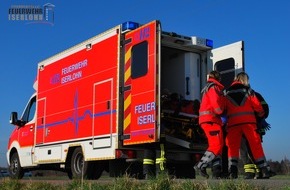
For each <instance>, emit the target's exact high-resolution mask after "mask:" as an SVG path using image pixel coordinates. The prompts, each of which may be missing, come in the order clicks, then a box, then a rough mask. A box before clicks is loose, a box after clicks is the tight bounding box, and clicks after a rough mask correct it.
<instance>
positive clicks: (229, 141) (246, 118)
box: [225, 72, 269, 179]
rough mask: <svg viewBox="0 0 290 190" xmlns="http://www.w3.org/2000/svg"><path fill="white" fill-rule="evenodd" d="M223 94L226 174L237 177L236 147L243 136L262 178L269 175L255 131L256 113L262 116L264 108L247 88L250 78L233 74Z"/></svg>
mask: <svg viewBox="0 0 290 190" xmlns="http://www.w3.org/2000/svg"><path fill="white" fill-rule="evenodd" d="M225 96H226V113H227V119H228V123H227V136H226V145H227V146H228V159H229V177H230V178H233V179H235V178H237V177H238V167H237V166H238V159H239V149H240V145H241V139H242V136H243V135H244V136H245V138H246V139H247V141H248V143H249V146H250V149H251V152H252V154H253V158H254V162H255V164H256V165H257V166H258V168H259V169H260V171H261V172H262V175H263V178H267V177H269V171H268V168H267V162H266V158H265V154H264V151H263V147H262V144H261V137H260V134H259V133H257V120H256V115H257V116H258V117H261V118H262V117H263V116H264V110H263V107H262V105H261V103H260V101H259V99H258V98H257V97H256V95H255V92H254V91H253V90H252V89H251V88H250V87H249V77H248V75H247V74H246V73H245V72H241V73H239V74H238V75H237V76H236V78H235V80H234V81H233V83H232V84H231V86H230V87H229V88H228V89H227V90H226V91H225ZM255 114H256V115H255Z"/></svg>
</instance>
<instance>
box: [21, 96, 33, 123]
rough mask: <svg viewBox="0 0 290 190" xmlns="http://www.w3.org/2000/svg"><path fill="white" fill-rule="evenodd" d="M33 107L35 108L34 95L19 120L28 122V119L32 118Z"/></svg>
mask: <svg viewBox="0 0 290 190" xmlns="http://www.w3.org/2000/svg"><path fill="white" fill-rule="evenodd" d="M35 109H36V96H34V97H33V98H32V99H31V100H30V102H29V104H28V105H27V107H26V109H25V111H24V114H23V116H22V118H21V120H22V121H23V122H25V123H28V122H29V121H31V120H32V119H33V118H34V114H35Z"/></svg>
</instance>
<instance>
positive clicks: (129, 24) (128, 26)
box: [122, 21, 140, 32]
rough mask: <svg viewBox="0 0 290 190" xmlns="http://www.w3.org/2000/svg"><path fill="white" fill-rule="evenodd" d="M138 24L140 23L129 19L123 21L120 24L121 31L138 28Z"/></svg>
mask: <svg viewBox="0 0 290 190" xmlns="http://www.w3.org/2000/svg"><path fill="white" fill-rule="evenodd" d="M139 26H140V24H139V23H136V22H131V21H128V22H124V23H123V24H122V32H124V31H130V30H134V29H136V28H138V27H139Z"/></svg>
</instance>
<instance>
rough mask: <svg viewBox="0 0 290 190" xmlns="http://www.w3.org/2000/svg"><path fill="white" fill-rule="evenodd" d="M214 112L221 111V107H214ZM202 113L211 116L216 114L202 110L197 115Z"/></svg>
mask: <svg viewBox="0 0 290 190" xmlns="http://www.w3.org/2000/svg"><path fill="white" fill-rule="evenodd" d="M215 111H216V112H221V111H222V109H221V108H216V109H215ZM202 115H212V116H216V114H215V113H214V112H212V111H202V112H199V116H202Z"/></svg>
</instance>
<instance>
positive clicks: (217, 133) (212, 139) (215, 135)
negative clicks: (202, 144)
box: [201, 123, 224, 156]
mask: <svg viewBox="0 0 290 190" xmlns="http://www.w3.org/2000/svg"><path fill="white" fill-rule="evenodd" d="M201 128H202V129H203V130H204V132H205V135H206V137H207V141H208V148H207V151H210V152H212V153H213V154H214V155H215V156H220V155H222V149H223V146H224V137H223V131H222V126H221V125H219V124H217V123H202V124H201Z"/></svg>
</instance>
